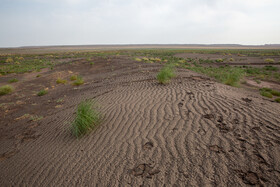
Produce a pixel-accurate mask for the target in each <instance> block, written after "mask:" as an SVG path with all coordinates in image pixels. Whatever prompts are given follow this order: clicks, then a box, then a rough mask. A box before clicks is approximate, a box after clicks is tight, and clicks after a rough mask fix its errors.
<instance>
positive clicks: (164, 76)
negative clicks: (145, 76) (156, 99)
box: [157, 65, 175, 84]
mask: <svg viewBox="0 0 280 187" xmlns="http://www.w3.org/2000/svg"><path fill="white" fill-rule="evenodd" d="M173 77H175V73H174V67H173V66H172V65H167V66H165V67H163V68H162V69H161V70H160V72H159V73H158V74H157V80H158V81H159V83H160V84H166V83H168V82H170V79H171V78H173Z"/></svg>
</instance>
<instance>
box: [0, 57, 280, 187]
mask: <svg viewBox="0 0 280 187" xmlns="http://www.w3.org/2000/svg"><path fill="white" fill-rule="evenodd" d="M192 58H193V57H192ZM215 58H216V57H215ZM92 60H93V61H94V62H95V64H94V65H90V64H89V63H85V60H83V59H81V60H78V61H77V62H75V63H73V64H62V65H59V66H57V67H55V69H54V70H52V71H51V70H50V69H44V70H42V71H41V72H38V73H37V72H35V73H25V74H17V75H15V74H9V75H5V76H2V77H0V80H1V82H2V83H1V85H3V84H4V82H7V81H8V80H9V79H11V78H14V77H17V78H18V79H19V82H17V83H14V84H13V85H14V87H15V89H16V92H14V93H12V94H10V95H5V96H1V97H0V103H1V108H0V124H1V125H0V168H1V169H0V186H96V185H98V186H140V185H142V186H164V185H166V186H173V185H177V186H246V185H258V186H262V185H263V186H278V185H279V184H280V118H279V116H280V104H278V103H275V102H271V100H269V99H266V98H264V97H263V96H261V95H260V94H259V93H258V92H255V91H252V90H250V89H246V88H234V87H230V86H227V85H223V84H220V83H217V82H216V81H215V80H213V79H210V78H208V77H206V76H203V75H200V74H197V73H194V72H191V71H189V70H186V69H181V68H178V69H177V70H176V71H177V76H176V78H174V79H173V80H172V81H171V83H170V84H168V85H160V84H158V82H157V81H156V79H155V76H156V74H157V72H158V71H159V69H160V68H161V67H162V65H161V64H155V63H154V64H150V63H143V62H136V61H134V60H132V59H131V58H130V57H128V56H114V57H109V58H99V57H96V58H94V59H92ZM262 62H263V60H262ZM255 63H258V60H256V61H255ZM37 74H41V75H42V76H40V77H36V75H37ZM73 74H80V75H82V76H83V78H84V80H85V84H84V85H81V86H79V87H74V86H73V85H71V81H69V77H70V76H71V75H73ZM58 77H61V78H64V79H67V80H68V83H67V84H66V85H58V84H56V82H55V81H56V79H57V78H58ZM1 85H0V86H1ZM46 87H47V88H48V90H49V93H48V94H47V95H44V96H42V97H39V96H37V95H36V93H37V92H38V91H39V90H41V89H43V88H46ZM85 99H95V101H97V103H98V104H99V108H100V110H101V111H102V114H103V122H102V123H101V124H100V125H99V126H98V128H96V129H95V130H94V131H92V132H91V133H89V134H88V135H86V136H84V137H82V138H80V139H76V138H75V137H74V136H73V135H72V134H71V133H70V131H69V126H70V124H71V121H72V120H73V119H74V117H75V110H76V107H77V105H78V103H80V102H81V101H83V100H85ZM27 114H28V115H27ZM30 116H37V117H42V119H39V120H36V119H35V120H34V119H31V118H30Z"/></svg>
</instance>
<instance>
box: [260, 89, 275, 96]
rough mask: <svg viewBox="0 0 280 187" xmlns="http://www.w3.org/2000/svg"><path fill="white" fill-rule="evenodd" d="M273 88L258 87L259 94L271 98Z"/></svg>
mask: <svg viewBox="0 0 280 187" xmlns="http://www.w3.org/2000/svg"><path fill="white" fill-rule="evenodd" d="M272 91H273V90H272V89H270V88H261V89H260V94H261V95H262V96H264V97H268V98H272V97H273V95H272V93H271V92H272Z"/></svg>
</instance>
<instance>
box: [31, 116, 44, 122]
mask: <svg viewBox="0 0 280 187" xmlns="http://www.w3.org/2000/svg"><path fill="white" fill-rule="evenodd" d="M41 119H43V116H37V115H30V120H32V121H40V120H41Z"/></svg>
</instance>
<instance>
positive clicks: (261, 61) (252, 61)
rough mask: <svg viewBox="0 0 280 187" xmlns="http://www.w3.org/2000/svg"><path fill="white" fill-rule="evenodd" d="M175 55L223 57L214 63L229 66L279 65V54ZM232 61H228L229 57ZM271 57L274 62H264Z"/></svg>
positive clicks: (183, 54)
mask: <svg viewBox="0 0 280 187" xmlns="http://www.w3.org/2000/svg"><path fill="white" fill-rule="evenodd" d="M175 56H176V57H182V58H193V59H204V60H206V59H209V60H214V61H215V60H217V59H224V61H223V62H216V63H215V64H216V65H223V66H224V65H231V66H241V65H247V66H255V67H263V66H266V65H269V66H271V65H272V66H276V67H279V62H280V57H279V56H269V57H266V56H263V57H250V56H238V55H236V54H231V55H226V54H225V55H223V54H199V53H179V54H177V55H175ZM231 58H232V59H233V61H230V59H231ZM267 58H271V59H273V60H274V62H270V63H269V62H265V59H267Z"/></svg>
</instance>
